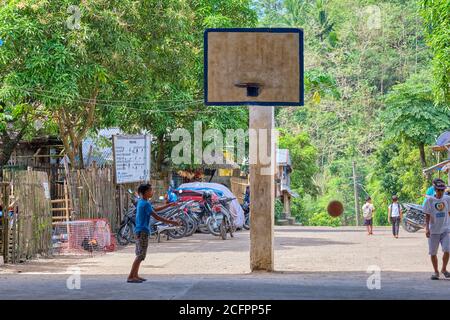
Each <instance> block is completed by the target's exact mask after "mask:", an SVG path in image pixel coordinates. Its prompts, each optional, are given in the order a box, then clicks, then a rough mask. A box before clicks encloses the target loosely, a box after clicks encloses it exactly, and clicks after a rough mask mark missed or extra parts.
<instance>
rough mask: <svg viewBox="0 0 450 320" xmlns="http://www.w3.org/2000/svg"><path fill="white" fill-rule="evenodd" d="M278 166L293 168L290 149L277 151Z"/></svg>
mask: <svg viewBox="0 0 450 320" xmlns="http://www.w3.org/2000/svg"><path fill="white" fill-rule="evenodd" d="M277 164H278V165H284V166H291V157H290V156H289V150H288V149H277Z"/></svg>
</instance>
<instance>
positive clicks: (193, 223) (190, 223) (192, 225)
mask: <svg viewBox="0 0 450 320" xmlns="http://www.w3.org/2000/svg"><path fill="white" fill-rule="evenodd" d="M187 221H188V227H189V228H188V231H187V232H186V237H190V236H192V235H193V234H194V233H195V231H197V228H198V225H197V221H195V219H192V218H190V217H189V218H188V219H187Z"/></svg>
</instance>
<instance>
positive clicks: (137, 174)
mask: <svg viewBox="0 0 450 320" xmlns="http://www.w3.org/2000/svg"><path fill="white" fill-rule="evenodd" d="M113 148H114V168H115V173H116V183H117V184H123V183H133V182H141V181H142V182H144V181H150V159H151V157H150V150H151V149H150V136H148V135H145V136H116V135H115V136H113Z"/></svg>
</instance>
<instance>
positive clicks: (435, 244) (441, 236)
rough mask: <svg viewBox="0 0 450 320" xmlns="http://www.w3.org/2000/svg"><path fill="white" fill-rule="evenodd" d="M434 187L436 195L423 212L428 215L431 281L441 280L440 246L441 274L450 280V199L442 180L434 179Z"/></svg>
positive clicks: (428, 199) (431, 198)
mask: <svg viewBox="0 0 450 320" xmlns="http://www.w3.org/2000/svg"><path fill="white" fill-rule="evenodd" d="M433 186H434V189H435V195H434V196H430V197H428V198H427V199H426V201H425V205H424V207H423V210H424V212H425V214H426V236H427V238H428V247H429V254H430V256H431V263H432V264H433V268H434V274H433V275H432V276H431V279H432V280H439V268H438V258H437V252H438V249H439V244H441V247H442V251H443V252H444V255H443V257H442V269H441V272H442V274H443V275H444V277H446V278H450V272H448V271H447V264H448V260H449V256H450V254H449V252H450V238H449V226H450V197H449V196H445V195H444V190H445V188H446V185H445V182H444V181H443V180H442V179H434V180H433Z"/></svg>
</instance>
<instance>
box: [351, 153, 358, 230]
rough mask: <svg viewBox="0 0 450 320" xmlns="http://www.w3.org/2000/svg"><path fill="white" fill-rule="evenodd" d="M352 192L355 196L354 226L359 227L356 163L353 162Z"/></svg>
mask: <svg viewBox="0 0 450 320" xmlns="http://www.w3.org/2000/svg"><path fill="white" fill-rule="evenodd" d="M352 167H353V190H354V194H355V215H356V225H357V226H359V203H358V185H357V183H356V163H355V161H354V160H353V163H352Z"/></svg>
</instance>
